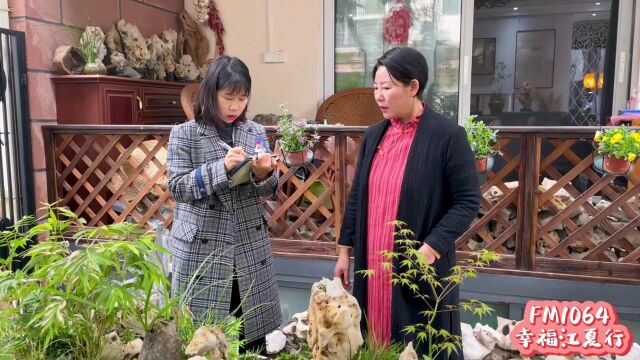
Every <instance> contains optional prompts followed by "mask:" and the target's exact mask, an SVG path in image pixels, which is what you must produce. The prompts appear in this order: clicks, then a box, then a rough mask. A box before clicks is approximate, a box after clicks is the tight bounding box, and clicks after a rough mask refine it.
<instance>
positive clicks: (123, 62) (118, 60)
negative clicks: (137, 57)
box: [109, 51, 129, 71]
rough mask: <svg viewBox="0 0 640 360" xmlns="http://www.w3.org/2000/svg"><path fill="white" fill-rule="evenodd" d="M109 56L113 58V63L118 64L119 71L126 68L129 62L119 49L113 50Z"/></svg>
mask: <svg viewBox="0 0 640 360" xmlns="http://www.w3.org/2000/svg"><path fill="white" fill-rule="evenodd" d="M109 58H110V59H111V63H112V64H113V65H115V66H116V70H118V71H122V70H124V68H125V67H126V66H127V65H128V64H129V62H128V61H127V58H125V56H124V54H123V53H121V52H119V51H114V52H112V53H111V56H110V57H109Z"/></svg>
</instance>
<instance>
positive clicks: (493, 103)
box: [489, 61, 511, 115]
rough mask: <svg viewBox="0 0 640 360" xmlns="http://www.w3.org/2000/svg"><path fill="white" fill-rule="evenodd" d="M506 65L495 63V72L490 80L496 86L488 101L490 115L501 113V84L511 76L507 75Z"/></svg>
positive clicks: (502, 99)
mask: <svg viewBox="0 0 640 360" xmlns="http://www.w3.org/2000/svg"><path fill="white" fill-rule="evenodd" d="M506 69H507V65H505V64H504V63H503V62H502V61H500V62H498V63H496V71H495V74H494V75H493V79H491V83H493V84H496V89H495V91H494V92H493V94H491V98H490V99H489V110H490V111H491V115H498V114H500V113H501V112H502V109H503V108H504V94H503V93H502V82H503V81H504V80H505V79H508V78H509V77H511V74H507V73H506V71H505V70H506Z"/></svg>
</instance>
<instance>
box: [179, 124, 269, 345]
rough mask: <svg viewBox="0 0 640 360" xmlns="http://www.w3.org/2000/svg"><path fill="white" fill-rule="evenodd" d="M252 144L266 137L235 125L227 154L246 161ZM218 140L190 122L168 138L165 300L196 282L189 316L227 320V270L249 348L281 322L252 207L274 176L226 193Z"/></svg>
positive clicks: (260, 217)
mask: <svg viewBox="0 0 640 360" xmlns="http://www.w3.org/2000/svg"><path fill="white" fill-rule="evenodd" d="M256 136H263V137H266V136H265V130H264V128H263V127H262V126H261V125H258V124H256V123H254V122H252V121H248V120H247V121H244V122H241V123H239V124H238V125H236V126H235V127H234V132H233V137H234V146H242V148H243V149H244V151H245V153H246V154H247V156H250V155H252V154H253V152H254V147H255V140H256ZM218 140H219V137H218V132H217V131H216V129H215V127H213V126H211V125H207V124H197V123H196V122H194V121H189V122H186V123H184V124H180V125H177V126H175V127H174V128H173V129H172V130H171V135H170V136H169V150H168V153H167V166H168V173H169V189H170V191H171V195H172V196H173V199H174V201H175V207H174V220H173V227H172V230H171V240H172V241H171V243H172V245H171V249H172V253H173V257H174V260H173V278H172V292H173V293H174V294H182V293H183V292H185V290H186V289H187V287H188V286H189V283H190V280H191V279H192V278H194V279H196V281H195V282H194V284H193V285H192V286H193V288H192V289H189V290H190V291H189V294H188V295H189V297H192V298H191V301H190V302H189V306H190V308H191V311H192V312H193V313H194V315H196V316H202V315H204V313H205V312H206V311H208V310H211V311H212V312H213V315H214V316H216V317H217V318H223V317H225V316H226V315H228V314H229V306H230V300H231V285H232V277H233V271H234V265H235V271H236V276H237V279H238V286H239V290H240V298H241V299H243V301H244V302H243V304H242V312H243V318H244V329H245V330H244V331H245V339H246V341H248V342H250V341H253V340H256V339H258V338H260V337H263V336H265V335H266V334H267V333H269V332H271V331H273V330H275V329H276V328H278V326H279V325H280V324H281V321H282V314H281V310H280V303H279V299H278V286H277V284H276V277H275V272H274V268H273V258H272V253H271V244H270V242H269V237H268V232H267V225H266V224H267V221H266V218H265V216H264V213H263V207H262V205H261V203H260V199H259V197H261V196H262V197H268V196H271V195H273V193H274V191H275V189H276V186H277V185H278V177H277V174H276V172H274V174H273V175H272V176H271V177H270V178H268V179H267V180H265V181H263V182H261V183H259V184H255V183H250V184H245V185H241V186H238V187H236V188H234V189H230V188H229V187H228V179H227V174H226V171H225V168H224V156H225V155H226V150H225V149H224V148H223V147H222V146H220V145H219V144H218ZM198 173H199V174H198ZM198 175H199V176H198ZM199 180H201V181H199Z"/></svg>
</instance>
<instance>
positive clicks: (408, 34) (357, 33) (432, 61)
mask: <svg viewBox="0 0 640 360" xmlns="http://www.w3.org/2000/svg"><path fill="white" fill-rule="evenodd" d="M460 19H461V0H336V16H335V22H336V23H335V37H336V38H335V44H336V49H335V91H336V92H338V91H341V90H346V89H351V88H358V87H370V86H372V79H371V72H372V71H373V67H374V65H375V62H376V59H377V58H378V57H380V56H382V54H383V53H384V52H385V51H387V50H389V49H391V48H394V47H398V46H410V47H412V48H415V49H417V50H419V51H420V52H422V53H423V54H424V55H425V57H426V58H427V62H428V64H429V82H428V84H427V89H426V91H425V92H424V100H425V101H426V102H427V103H428V104H429V106H431V107H432V108H433V109H434V110H435V111H437V112H439V113H441V114H443V115H445V116H447V117H449V118H451V119H453V120H456V119H457V117H458V84H459V68H460V21H461V20H460Z"/></svg>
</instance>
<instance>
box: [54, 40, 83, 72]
mask: <svg viewBox="0 0 640 360" xmlns="http://www.w3.org/2000/svg"><path fill="white" fill-rule="evenodd" d="M83 63H84V62H83V60H82V57H81V56H80V54H78V52H77V51H76V49H75V48H74V47H73V46H69V45H65V46H59V47H58V48H57V49H56V52H55V53H54V55H53V72H54V73H56V74H61V75H71V74H80V73H81V72H82V66H83Z"/></svg>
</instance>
